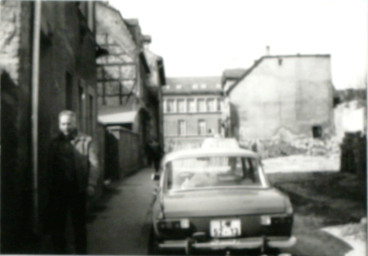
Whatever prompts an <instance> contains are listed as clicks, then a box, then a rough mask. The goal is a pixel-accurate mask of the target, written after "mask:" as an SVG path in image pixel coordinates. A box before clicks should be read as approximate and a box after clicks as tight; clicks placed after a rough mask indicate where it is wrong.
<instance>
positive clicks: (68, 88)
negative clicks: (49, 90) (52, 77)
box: [65, 72, 73, 110]
mask: <svg viewBox="0 0 368 256" xmlns="http://www.w3.org/2000/svg"><path fill="white" fill-rule="evenodd" d="M65 108H66V109H69V110H73V76H72V75H71V74H70V73H69V72H66V75H65Z"/></svg>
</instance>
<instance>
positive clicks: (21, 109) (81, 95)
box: [0, 1, 97, 254]
mask: <svg viewBox="0 0 368 256" xmlns="http://www.w3.org/2000/svg"><path fill="white" fill-rule="evenodd" d="M94 6H95V5H94V3H93V2H83V3H79V2H51V1H50V2H48V1H47V2H46V1H37V2H36V1H33V2H32V1H30V2H26V1H2V2H1V3H0V12H1V13H0V49H1V51H0V69H1V101H2V104H1V147H2V149H1V151H2V154H1V164H2V166H1V167H2V168H1V252H2V253H26V254H31V253H38V252H39V250H38V249H39V243H38V242H39V241H40V240H39V239H37V238H39V237H40V236H42V232H41V231H42V228H41V227H42V220H43V218H42V215H43V212H44V209H45V202H46V200H47V191H46V182H45V181H46V176H47V174H46V165H47V154H48V146H49V143H50V141H51V138H52V137H54V136H55V135H56V134H57V132H58V113H59V112H60V111H61V110H63V109H71V110H74V111H75V112H77V113H78V116H79V123H80V128H81V130H82V132H84V133H87V134H90V135H92V136H93V137H95V138H96V137H97V122H96V120H97V93H96V54H97V53H96V48H97V46H96V42H95V36H94V31H95V19H94V11H95V7H94Z"/></svg>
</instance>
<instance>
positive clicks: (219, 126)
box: [217, 119, 222, 134]
mask: <svg viewBox="0 0 368 256" xmlns="http://www.w3.org/2000/svg"><path fill="white" fill-rule="evenodd" d="M217 123H218V124H217V125H218V126H217V132H218V133H219V134H221V128H222V121H221V119H218V121H217Z"/></svg>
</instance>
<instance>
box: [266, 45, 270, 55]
mask: <svg viewBox="0 0 368 256" xmlns="http://www.w3.org/2000/svg"><path fill="white" fill-rule="evenodd" d="M266 56H270V46H269V45H267V46H266Z"/></svg>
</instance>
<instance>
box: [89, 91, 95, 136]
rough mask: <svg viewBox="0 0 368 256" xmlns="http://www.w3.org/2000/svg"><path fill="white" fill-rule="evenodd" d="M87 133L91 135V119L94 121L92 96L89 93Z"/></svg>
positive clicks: (92, 130)
mask: <svg viewBox="0 0 368 256" xmlns="http://www.w3.org/2000/svg"><path fill="white" fill-rule="evenodd" d="M88 108H89V110H88V133H89V134H90V135H93V133H94V129H93V128H94V126H93V121H94V118H93V117H94V111H93V110H94V108H93V96H92V95H89V96H88Z"/></svg>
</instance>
